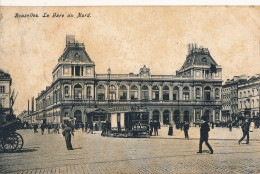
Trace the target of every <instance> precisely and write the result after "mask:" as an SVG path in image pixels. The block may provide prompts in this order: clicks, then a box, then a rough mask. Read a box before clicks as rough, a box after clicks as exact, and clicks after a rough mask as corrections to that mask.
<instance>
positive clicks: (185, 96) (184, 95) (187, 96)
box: [183, 92, 189, 100]
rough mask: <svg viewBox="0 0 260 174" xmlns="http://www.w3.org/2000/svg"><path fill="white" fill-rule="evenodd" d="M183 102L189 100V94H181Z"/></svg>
mask: <svg viewBox="0 0 260 174" xmlns="http://www.w3.org/2000/svg"><path fill="white" fill-rule="evenodd" d="M183 100H189V92H183Z"/></svg>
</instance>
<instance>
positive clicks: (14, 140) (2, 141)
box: [0, 119, 24, 152]
mask: <svg viewBox="0 0 260 174" xmlns="http://www.w3.org/2000/svg"><path fill="white" fill-rule="evenodd" d="M19 125H20V121H19V120H17V119H14V120H12V121H8V122H6V123H4V124H1V125H0V151H3V152H16V151H20V150H21V149H22V147H23V143H24V142H23V137H22V136H21V135H20V134H19V133H17V132H16V129H17V128H18V127H19Z"/></svg>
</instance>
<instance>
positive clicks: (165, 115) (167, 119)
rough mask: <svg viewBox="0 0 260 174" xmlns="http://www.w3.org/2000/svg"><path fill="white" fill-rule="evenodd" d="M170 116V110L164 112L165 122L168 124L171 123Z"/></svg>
mask: <svg viewBox="0 0 260 174" xmlns="http://www.w3.org/2000/svg"><path fill="white" fill-rule="evenodd" d="M169 118H170V112H169V111H168V110H166V111H164V112H163V124H164V125H168V124H169Z"/></svg>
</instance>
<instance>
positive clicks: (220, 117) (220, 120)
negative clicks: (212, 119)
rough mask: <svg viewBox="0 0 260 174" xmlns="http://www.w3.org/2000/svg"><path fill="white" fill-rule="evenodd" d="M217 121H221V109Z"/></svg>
mask: <svg viewBox="0 0 260 174" xmlns="http://www.w3.org/2000/svg"><path fill="white" fill-rule="evenodd" d="M219 121H222V110H220V112H219Z"/></svg>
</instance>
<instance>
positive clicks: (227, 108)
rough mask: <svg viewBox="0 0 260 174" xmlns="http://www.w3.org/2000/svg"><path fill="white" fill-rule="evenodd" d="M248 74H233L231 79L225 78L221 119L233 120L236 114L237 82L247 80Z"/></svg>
mask: <svg viewBox="0 0 260 174" xmlns="http://www.w3.org/2000/svg"><path fill="white" fill-rule="evenodd" d="M249 78H250V77H249V76H246V75H241V76H234V78H233V79H231V80H230V79H227V81H226V82H225V84H224V85H223V86H222V92H221V94H222V97H221V98H222V121H225V122H226V121H229V120H234V119H235V118H236V117H237V116H238V114H239V111H238V83H241V82H244V81H247V79H249Z"/></svg>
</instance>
